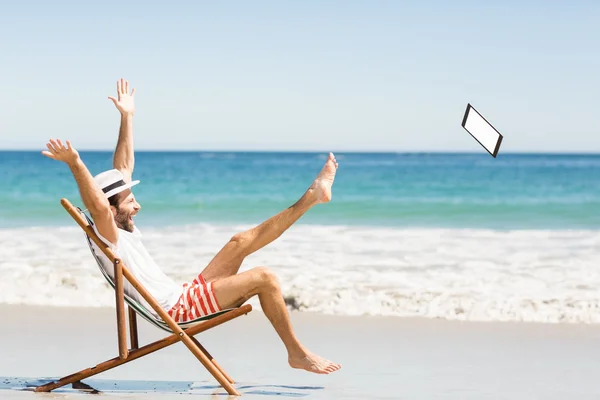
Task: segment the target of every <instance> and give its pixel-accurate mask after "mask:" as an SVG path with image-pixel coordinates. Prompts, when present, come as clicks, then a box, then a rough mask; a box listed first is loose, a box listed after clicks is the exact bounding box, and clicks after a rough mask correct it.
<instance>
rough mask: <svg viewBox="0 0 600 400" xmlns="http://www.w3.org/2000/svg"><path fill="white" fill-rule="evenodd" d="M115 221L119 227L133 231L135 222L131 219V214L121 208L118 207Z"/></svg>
mask: <svg viewBox="0 0 600 400" xmlns="http://www.w3.org/2000/svg"><path fill="white" fill-rule="evenodd" d="M115 222H116V223H117V227H119V228H120V229H123V230H124V231H127V232H133V222H132V221H131V220H130V219H129V214H127V213H126V212H124V211H121V210H120V209H117V215H116V216H115Z"/></svg>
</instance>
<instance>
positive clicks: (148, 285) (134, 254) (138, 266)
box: [92, 225, 183, 319]
mask: <svg viewBox="0 0 600 400" xmlns="http://www.w3.org/2000/svg"><path fill="white" fill-rule="evenodd" d="M93 228H94V231H95V232H96V234H97V235H98V237H99V238H100V240H102V241H103V242H104V243H106V245H107V246H108V247H109V248H110V249H111V250H112V251H113V252H114V253H115V255H116V256H117V257H119V258H120V259H121V260H123V263H124V264H125V266H126V267H127V269H128V270H129V271H130V272H131V274H132V275H133V276H135V278H136V279H137V280H138V281H139V282H140V283H141V284H142V286H144V288H145V289H146V290H147V291H148V292H149V293H150V294H151V295H152V296H153V297H154V298H155V299H156V301H157V302H158V304H160V306H161V307H162V308H163V309H164V310H165V311H168V310H170V309H171V308H172V307H173V306H174V305H175V304H176V303H177V301H178V300H179V297H180V296H181V293H182V291H183V285H178V284H176V283H175V281H173V280H172V279H171V278H169V277H168V276H167V275H165V273H164V272H163V271H162V270H161V269H160V267H159V266H158V265H157V264H156V262H155V261H154V260H153V259H152V257H151V256H150V254H149V253H148V251H147V250H146V247H145V246H144V243H143V242H142V234H141V232H140V231H139V229H138V228H137V227H134V228H133V233H131V232H127V231H125V230H123V229H119V239H118V242H117V246H115V245H113V244H112V243H111V242H109V241H108V240H106V239H105V238H104V237H102V235H100V233H99V232H98V230H97V229H96V225H93ZM92 246H93V249H94V252H95V253H96V255H98V257H100V260H101V261H102V264H103V266H104V270H105V271H106V273H107V275H108V276H110V277H111V279H112V280H113V282H114V267H113V264H112V263H111V262H110V260H109V259H108V257H106V255H105V254H104V253H103V252H102V251H101V250H100V249H99V248H98V246H96V243H94V242H93V241H92ZM123 288H124V291H125V294H126V295H127V296H129V297H131V298H132V299H134V300H135V301H137V302H138V303H140V304H142V305H143V306H144V307H146V309H147V310H148V311H149V312H151V313H152V314H153V315H154V316H155V317H156V318H159V319H160V316H159V315H158V314H157V313H156V311H154V309H152V307H150V305H149V304H148V303H147V302H146V301H145V300H144V298H143V297H142V296H141V295H140V294H139V293H138V291H137V290H136V289H135V288H134V287H133V286H131V284H130V283H129V281H127V279H125V278H123Z"/></svg>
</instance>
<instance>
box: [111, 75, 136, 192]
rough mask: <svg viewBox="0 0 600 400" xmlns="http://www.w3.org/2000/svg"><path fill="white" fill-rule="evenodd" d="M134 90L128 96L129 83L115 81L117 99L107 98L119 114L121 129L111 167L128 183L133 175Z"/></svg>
mask: <svg viewBox="0 0 600 400" xmlns="http://www.w3.org/2000/svg"><path fill="white" fill-rule="evenodd" d="M134 94H135V89H133V90H132V91H131V94H129V81H125V80H123V78H121V80H120V81H117V97H116V98H114V97H110V96H109V97H108V98H109V99H110V100H112V101H113V103H115V106H116V107H117V109H118V110H119V112H120V113H121V127H120V129H119V141H118V142H117V148H116V149H115V154H114V156H113V167H114V168H115V169H118V170H119V171H121V173H122V174H123V176H124V178H125V181H126V182H130V181H131V176H132V175H133V165H134V162H135V160H134V154H133V114H134V113H135V104H134V101H133V96H134Z"/></svg>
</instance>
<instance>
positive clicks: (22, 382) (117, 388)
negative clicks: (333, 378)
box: [0, 377, 324, 398]
mask: <svg viewBox="0 0 600 400" xmlns="http://www.w3.org/2000/svg"><path fill="white" fill-rule="evenodd" d="M55 379H56V378H21V377H0V390H23V391H33V390H34V388H35V387H37V386H40V385H44V384H46V383H49V382H52V381H54V380H55ZM235 387H236V389H237V390H238V391H239V392H240V393H241V394H242V396H243V395H255V396H282V397H305V396H309V395H311V394H315V392H318V391H321V390H323V389H324V387H322V386H290V385H258V384H250V383H248V384H246V383H236V384H235ZM52 393H88V394H99V393H121V394H129V393H160V394H190V395H201V396H219V398H221V396H228V394H227V392H225V390H223V388H221V387H220V386H219V385H216V384H211V383H210V382H191V381H134V380H104V379H86V380H85V381H84V382H77V383H74V384H73V385H67V386H65V387H62V388H60V389H56V390H54V391H53V392H52Z"/></svg>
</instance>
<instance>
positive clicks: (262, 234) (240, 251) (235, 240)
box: [202, 153, 338, 282]
mask: <svg viewBox="0 0 600 400" xmlns="http://www.w3.org/2000/svg"><path fill="white" fill-rule="evenodd" d="M337 167H338V164H337V161H336V159H335V157H334V156H333V154H332V153H330V154H329V158H328V159H327V161H326V162H325V165H324V166H323V169H321V172H319V175H318V176H317V177H316V179H315V180H314V182H313V183H312V185H311V186H310V187H309V188H308V190H307V191H306V193H304V195H303V196H302V197H301V198H300V200H298V201H297V202H296V203H295V204H294V205H292V206H291V207H289V208H287V209H285V210H283V211H282V212H280V213H279V214H277V215H275V216H274V217H271V218H269V219H268V220H266V221H265V222H263V223H262V224H260V225H258V226H256V227H254V228H252V229H250V230H248V231H246V232H242V233H238V234H236V235H234V236H233V237H232V238H231V240H230V241H229V242H228V243H227V244H226V245H225V247H223V248H222V249H221V251H219V253H217V255H216V256H215V257H214V258H213V259H212V260H211V262H210V263H209V264H208V266H207V267H206V268H205V269H204V271H202V276H203V277H204V279H206V281H207V282H212V281H216V280H219V279H223V278H226V277H228V276H232V275H235V274H237V273H238V271H239V269H240V266H241V265H242V262H243V261H244V258H246V257H247V256H249V255H250V254H252V253H254V252H255V251H257V250H259V249H261V248H263V247H264V246H266V245H267V244H269V243H271V242H272V241H274V240H275V239H277V238H278V237H279V236H281V235H282V234H283V232H285V231H286V230H287V229H288V228H289V227H290V226H292V224H293V223H294V222H296V221H297V220H298V219H300V217H302V215H304V213H306V212H307V211H308V210H309V209H310V208H312V207H313V206H314V205H316V204H319V203H326V202H328V201H330V200H331V186H332V185H333V180H334V178H335V173H336V170H337Z"/></svg>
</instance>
